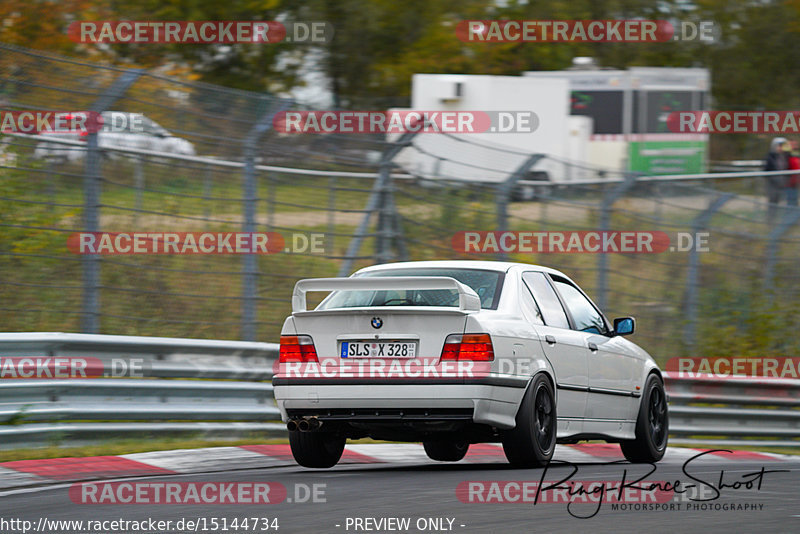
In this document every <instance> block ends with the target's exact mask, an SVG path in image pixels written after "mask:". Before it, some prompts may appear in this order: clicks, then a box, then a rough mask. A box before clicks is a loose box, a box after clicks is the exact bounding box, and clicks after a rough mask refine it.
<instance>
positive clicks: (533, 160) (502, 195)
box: [495, 154, 545, 260]
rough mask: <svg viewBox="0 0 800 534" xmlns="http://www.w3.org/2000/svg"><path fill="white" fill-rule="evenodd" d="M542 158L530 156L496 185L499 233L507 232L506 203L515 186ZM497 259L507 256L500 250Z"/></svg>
mask: <svg viewBox="0 0 800 534" xmlns="http://www.w3.org/2000/svg"><path fill="white" fill-rule="evenodd" d="M544 158H545V155H544V154H532V155H531V156H530V157H529V158H528V159H526V160H525V161H524V162H523V163H522V165H520V166H519V167H517V168H516V169H515V170H514V172H512V173H511V175H510V176H509V177H508V178H507V179H506V180H505V181H503V182H501V183H500V184H498V185H497V189H496V193H495V203H496V210H497V230H498V231H499V232H505V231H507V230H508V203H509V201H510V199H511V193H512V192H513V191H514V186H515V185H517V182H519V181H520V180H521V179H522V177H523V176H525V173H527V172H528V171H529V170H530V169H531V167H533V166H534V165H536V164H537V163H538V162H539V160H541V159H544ZM497 257H498V259H502V260H505V259H508V254H506V253H505V252H504V251H502V250H501V251H500V252H499V253H498V254H497Z"/></svg>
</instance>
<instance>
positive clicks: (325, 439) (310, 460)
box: [289, 430, 346, 468]
mask: <svg viewBox="0 0 800 534" xmlns="http://www.w3.org/2000/svg"><path fill="white" fill-rule="evenodd" d="M345 441H346V439H345V438H344V437H343V436H338V435H336V434H333V433H332V432H300V431H296V430H295V431H289V446H290V447H291V449H292V456H294V459H295V461H296V462H297V463H298V464H300V465H302V466H303V467H319V468H324V467H333V466H334V465H336V464H337V462H338V461H339V459H340V458H341V457H342V453H343V452H344V444H345Z"/></svg>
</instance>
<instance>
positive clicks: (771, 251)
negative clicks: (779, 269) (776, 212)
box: [764, 208, 800, 290]
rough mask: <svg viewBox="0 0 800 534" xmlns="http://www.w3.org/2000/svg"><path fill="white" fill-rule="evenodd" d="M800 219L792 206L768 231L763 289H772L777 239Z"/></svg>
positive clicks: (797, 211) (799, 214)
mask: <svg viewBox="0 0 800 534" xmlns="http://www.w3.org/2000/svg"><path fill="white" fill-rule="evenodd" d="M798 220H800V209H797V208H794V209H792V210H791V211H786V212H785V215H784V216H783V219H782V220H781V222H780V223H779V224H778V226H776V227H775V228H773V229H772V231H771V232H770V233H769V237H768V241H767V251H766V256H767V257H766V266H765V268H764V289H765V290H772V289H774V287H773V284H772V279H773V278H774V277H775V262H776V256H777V255H778V241H779V240H780V238H781V237H783V234H785V233H786V232H787V231H788V230H789V228H791V227H792V226H794V225H795V224H797V221H798Z"/></svg>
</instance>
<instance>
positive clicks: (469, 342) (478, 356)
mask: <svg viewBox="0 0 800 534" xmlns="http://www.w3.org/2000/svg"><path fill="white" fill-rule="evenodd" d="M441 359H442V361H448V360H449V361H457V360H472V361H475V362H491V361H493V360H494V348H493V347H492V338H491V336H489V334H450V335H449V336H447V339H445V340H444V347H443V348H442V358H441Z"/></svg>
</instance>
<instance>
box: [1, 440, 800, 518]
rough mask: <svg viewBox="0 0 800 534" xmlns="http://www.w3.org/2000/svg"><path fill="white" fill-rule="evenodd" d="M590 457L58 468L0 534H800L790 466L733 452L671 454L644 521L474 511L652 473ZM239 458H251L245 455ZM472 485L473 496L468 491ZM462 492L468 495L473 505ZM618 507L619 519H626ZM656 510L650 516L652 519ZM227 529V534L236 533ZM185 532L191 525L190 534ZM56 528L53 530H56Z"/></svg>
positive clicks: (552, 509)
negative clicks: (86, 494)
mask: <svg viewBox="0 0 800 534" xmlns="http://www.w3.org/2000/svg"><path fill="white" fill-rule="evenodd" d="M267 447H270V446H267ZM271 447H273V449H272V453H271V454H273V457H272V459H273V460H275V456H274V455H275V451H274V447H282V446H271ZM473 447H475V446H473ZM599 447H600V448H599V449H595V450H592V449H586V448H581V446H580V445H579V446H576V447H569V446H562V445H560V446H558V448H557V452H556V457H555V459H556V461H555V462H554V463H553V464H551V466H550V467H549V468H548V469H547V471H546V472H543V469H530V470H519V469H513V468H511V467H509V466H508V465H507V464H505V463H504V462H503V459H502V457H501V455H500V454H499V452H498V449H497V448H495V447H494V446H490V445H486V446H478V447H477V449H478V450H472V451H471V452H470V454H469V455H468V456H467V458H466V459H465V460H462V461H461V462H459V463H455V464H444V463H436V462H432V461H430V460H427V459H426V458H424V456H423V455H421V454H419V449H420V448H419V446H416V445H366V446H364V445H362V446H350V447H349V448H348V451H349V453H346V455H345V458H344V459H343V463H341V464H340V465H338V466H336V467H335V468H333V469H329V470H312V469H305V468H301V467H298V466H296V465H292V463H291V462H290V461H289V460H288V458H287V457H286V455H285V452H286V451H285V450H284V451H283V452H281V454H280V455H278V456H279V458H278V460H275V461H271V463H270V466H269V467H260V466H258V465H259V464H258V462H255V460H254V461H253V462H247V461H233V460H232V459H233V458H235V457H241V458H249V456H247V455H245V454H244V453H242V454H241V455H240V456H236V455H237V454H239V453H238V452H236V451H235V450H234V449H235V448H233V447H231V448H220V449H204V450H198V451H181V452H180V453H173V454H170V453H143V454H142V455H138V456H137V455H127V457H126V458H127V459H133V458H135V459H138V460H144V459H145V458H151V464H154V465H160V466H161V467H160V468H166V467H170V466H171V467H172V468H173V469H171V471H173V472H175V473H177V474H168V475H159V474H155V475H152V476H142V477H119V478H114V477H113V476H111V474H112V473H111V472H110V471H109V472H106V473H104V474H103V473H101V474H100V475H98V476H97V477H93V476H89V475H84V476H78V475H75V476H70V475H69V474H68V473H61V474H59V472H58V467H57V465H58V464H47V465H46V468H45V469H40V468H39V467H37V468H36V469H39V471H38V472H39V473H40V474H45V475H46V474H47V473H48V471H47V470H48V469H50V472H51V474H50V476H53V477H55V478H56V479H60V481H59V480H54V481H51V482H49V483H41V484H37V485H35V486H30V485H29V486H27V487H17V488H13V487H7V488H6V489H4V490H0V512H2V518H3V519H4V520H9V519H11V518H14V519H17V520H19V521H20V523H16V524H10V523H6V524H5V525H0V526H2V527H3V528H0V530H1V531H2V532H3V533H11V532H23V530H22V529H21V528H14V527H15V526H16V527H20V526H21V525H22V524H23V523H22V521H30V523H29V524H27V525H28V528H29V529H30V530H29V531H34V532H36V531H38V532H48V533H53V534H55V533H62V532H96V531H97V530H87V528H89V527H91V524H88V523H86V522H87V521H89V520H91V521H101V522H102V521H106V522H107V523H106V526H107V527H108V528H107V529H106V530H102V531H103V532H109V533H111V532H115V533H116V532H133V531H136V530H130V529H129V530H123V529H121V528H119V525H114V524H112V523H109V522H110V521H114V520H119V519H122V520H135V521H142V520H147V519H152V520H154V521H167V520H169V521H171V522H172V523H171V524H170V525H168V526H169V528H164V529H161V530H158V529H157V530H149V529H146V528H145V529H144V530H138V531H139V532H272V531H276V532H278V533H281V534H282V533H304V534H310V533H314V534H316V533H320V534H321V533H345V532H457V533H464V534H467V533H470V534H471V533H476V534H477V533H481V534H483V533H517V532H614V533H620V532H644V533H659V532H681V531H682V532H703V533H712V532H725V533H738V532H770V533H782V532H800V506H798V505H799V504H800V498H798V491H799V490H800V457H793V456H781V455H769V454H762V453H750V452H743V451H740V452H737V453H734V454H728V453H724V452H717V453H706V454H702V451H701V450H695V449H681V448H670V449H669V451H668V454H667V456H666V457H665V458H664V460H662V461H661V462H659V463H658V464H657V467H656V470H655V471H654V472H652V473H650V474H649V475H648V476H646V477H644V480H646V481H650V482H652V481H659V484H663V483H666V482H671V483H673V488H674V483H676V482H678V481H679V482H680V484H681V486H680V488H681V489H683V491H684V493H682V494H678V493H676V492H670V491H667V492H666V493H664V495H666V498H665V499H657V500H658V501H660V502H658V503H654V502H653V501H652V500H648V499H644V504H647V505H648V506H649V508H647V509H643V508H642V506H643V504H642V503H635V502H628V503H613V502H610V500H609V502H602V503H598V502H596V500H595V501H589V502H587V501H586V500H584V501H583V502H581V501H580V499H581V498H583V499H586V498H587V495H586V494H583V495H580V494H579V493H576V494H573V495H571V496H570V497H569V498H571V499H573V500H576V502H574V503H573V504H571V505H568V503H567V502H566V501H563V498H565V493H564V492H563V491H562V493H561V498H562V500H561V501H560V502H552V501H554V500H556V501H557V500H559V499H557V498H555V497H554V495H555V493H554V492H553V491H551V492H550V494H549V498H548V492H546V491H544V492H542V493H540V499H541V501H540V502H538V503H536V504H534V503H533V502H530V497H531V496H532V495H533V493H530V494H528V501H529V502H510V503H509V502H502V503H500V502H473V501H474V500H475V499H478V500H480V499H481V498H483V499H488V500H492V499H494V500H495V501H497V500H502V499H505V498H509V499H514V498H516V500H517V501H519V500H524V499H523V497H522V493H521V491H517V488H518V487H521V486H517V485H513V484H511V485H509V484H507V482H508V481H516V482H523V481H528V482H530V483H537V482H539V481H540V480H542V479H543V480H544V483H545V484H548V483H551V484H552V483H555V482H557V481H561V480H563V479H565V478H566V479H567V480H564V481H563V482H562V487H567V486H569V487H570V488H577V487H579V486H582V485H580V484H577V482H578V481H606V482H608V483H613V482H614V481H616V482H619V481H620V480H621V479H622V477H623V476H625V477H626V483H631V482H633V481H634V479H636V478H639V477H642V476H644V475H645V474H647V473H648V472H649V471H650V470H651V469H652V467H651V466H648V465H631V464H629V463H627V462H624V461H622V460H618V459H615V458H614V457H613V454H608V455H607V456H608V457H607V458H603V457H602V455H603V454H604V453H603V451H611V450H613V449H612V448H611V447H613V446H606V445H599ZM587 450H589V451H591V454H590V453H587V452H586V451H587ZM598 451H599V452H598ZM245 452H247V453H248V454H249V453H250V452H252V451H245ZM368 453H369V454H368ZM348 454H349V456H348ZM146 455H150V456H146ZM231 455H233V456H231ZM192 457H196V458H197V460H198V463H196V464H194V465H195V467H189V466H190V465H191V462H190V461H188V460H187V459H188V458H192ZM111 458H114V457H111ZM348 458H349V460H348ZM89 461H95V462H102V461H104V460H93V459H89ZM32 462H37V461H32ZM45 462H47V461H45ZM187 462H188V463H187ZM226 464H227V465H226ZM3 465H4V466H10V465H11V464H3ZM30 465H35V464H24V465H22V466H11V467H7V468H6V469H7V470H8V471H9V472H10V471H11V470H12V469H21V470H24V469H28V470H29V471H30V468H29V466H30ZM26 466H28V467H26ZM75 469H77V470H79V469H80V468H75ZM200 471H204V472H200ZM626 471H627V474H625V475H624V473H626ZM75 472H76V471H75V470H73V473H75ZM53 473H55V474H53ZM570 475H571V476H570ZM97 479H104V480H105V482H98V484H114V482H110V481H111V480H115V481H120V480H122V481H127V482H129V483H139V484H141V483H144V484H149V485H152V484H153V483H164V484H168V483H175V482H178V483H183V487H186V486H187V484H185V483H196V485H198V486H199V485H201V484H209V483H212V484H230V483H252V482H258V483H267V482H268V483H277V485H275V484H271V486H274V487H281V486H282V487H283V488H285V494H280V492H277V493H276V492H273V493H271V495H273V499H274V500H275V501H277V502H275V503H269V504H264V503H260V504H208V503H207V502H204V503H191V502H187V501H182V502H180V503H171V504H165V503H161V504H153V503H148V502H137V503H129V504H119V503H116V504H114V503H111V504H108V503H107V504H95V503H80V498H77V501H78V502H75V501H76V496H78V494H79V492H78V491H77V490H76V485H78V484H80V482H75V481H76V480H97ZM470 483H472V484H473V485H472V486H469V484H470ZM493 483H494V484H495V486H494V487H495V488H497V487H500V488H501V489H500V490H499V493H498V492H495V493H491V492H490V489H491V487H492V484H493ZM692 485H693V487H692ZM585 487H589V486H588V485H585ZM70 488H72V492H70ZM470 488H471V489H472V493H470V492H469V489H470ZM659 488H660V489H664V488H668V486H659ZM712 488H716V490H715V489H712ZM78 489H79V488H78ZM99 494H100V493H97V494H95V495H99ZM276 495H277V498H275V496H276ZM543 495H544V497H542V496H543ZM634 498H635V496H634ZM471 499H472V500H471ZM298 501H300V502H298ZM661 501H663V502H661ZM614 504H618V506H614ZM623 504H627V506H626V507H623ZM655 504H658V505H659V507H658V508H656V509H653V506H654V505H655ZM243 518H258V521H252V519H251V520H250V521H249V522H248V524H247V527H246V528H243V527H244V524H243V523H242V519H243ZM237 519H238V523H236V526H237V528H232V526H233V525H234V520H237ZM57 520H62V521H63V520H82V521H83V522H84V523H83V524H81V525H80V527H78V528H76V527H77V525H76V524H73V525H69V526H67V528H63V527H65V525H63V524H62V525H58V524H54V523H53V521H57ZM181 520H182V521H183V523H182V524H180V526H181V527H183V528H182V529H179V528H177V526H178V522H179V521H181ZM188 521H192V522H193V523H189V524H188V527H187V522H188ZM214 521H216V522H214ZM259 522H260V523H259ZM96 524H97V523H95V525H96ZM267 525H269V526H268V527H267ZM59 526H61V527H62V528H61V529H58V528H56V527H59ZM163 526H165V524H162V527H163ZM275 526H277V527H278V528H277V530H276V529H275ZM47 527H49V529H48V528H47ZM69 527H72V528H69ZM111 527H117V528H111ZM189 527H191V528H189ZM215 527H216V528H215ZM37 528H38V529H40V530H36V529H37Z"/></svg>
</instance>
